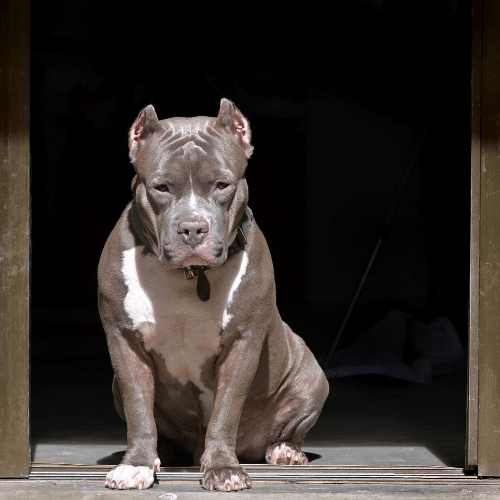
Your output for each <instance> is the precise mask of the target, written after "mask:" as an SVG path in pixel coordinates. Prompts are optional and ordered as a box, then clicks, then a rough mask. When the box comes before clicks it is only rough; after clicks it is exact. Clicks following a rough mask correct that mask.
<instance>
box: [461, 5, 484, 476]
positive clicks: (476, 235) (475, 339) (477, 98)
mask: <svg viewBox="0 0 500 500" xmlns="http://www.w3.org/2000/svg"><path fill="white" fill-rule="evenodd" d="M481 30H482V0H474V1H473V22H472V64H471V70H472V89H471V216H470V279H469V300H470V308H469V366H468V390H467V393H468V401H467V451H466V457H465V465H466V468H467V469H468V470H472V471H474V470H476V468H477V430H478V389H479V386H478V376H479V371H478V369H479V365H478V351H479V255H480V253H479V239H480V234H481V38H482V31H481Z"/></svg>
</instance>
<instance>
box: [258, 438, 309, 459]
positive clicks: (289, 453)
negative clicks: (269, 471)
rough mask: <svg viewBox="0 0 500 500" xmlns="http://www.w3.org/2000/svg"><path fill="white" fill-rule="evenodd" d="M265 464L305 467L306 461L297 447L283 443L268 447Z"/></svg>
mask: <svg viewBox="0 0 500 500" xmlns="http://www.w3.org/2000/svg"><path fill="white" fill-rule="evenodd" d="M266 462H267V463H268V464H272V465H307V462H308V460H307V457H306V456H305V455H304V453H303V452H302V451H300V448H299V447H298V446H297V445H295V444H293V443H287V442H285V441H284V442H281V443H274V444H273V445H272V446H269V448H268V449H267V450H266Z"/></svg>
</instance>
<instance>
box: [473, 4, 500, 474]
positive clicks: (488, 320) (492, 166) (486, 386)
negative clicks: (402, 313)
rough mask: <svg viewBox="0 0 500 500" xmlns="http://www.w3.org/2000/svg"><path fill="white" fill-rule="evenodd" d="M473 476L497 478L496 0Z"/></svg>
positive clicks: (485, 92)
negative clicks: (476, 446) (476, 425)
mask: <svg viewBox="0 0 500 500" xmlns="http://www.w3.org/2000/svg"><path fill="white" fill-rule="evenodd" d="M482 8H483V13H482V41H481V121H480V125H481V143H480V157H481V164H480V168H481V196H480V204H481V205H480V217H481V219H480V238H479V253H480V257H479V346H478V348H479V350H478V364H479V393H478V434H477V438H478V474H479V475H480V476H500V452H499V450H500V59H499V54H500V30H499V29H498V26H500V0H483V6H482Z"/></svg>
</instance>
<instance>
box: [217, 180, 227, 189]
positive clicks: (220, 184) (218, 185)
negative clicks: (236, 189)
mask: <svg viewBox="0 0 500 500" xmlns="http://www.w3.org/2000/svg"><path fill="white" fill-rule="evenodd" d="M228 186H229V184H227V183H226V182H218V183H217V189H221V190H222V189H226V188H227V187H228Z"/></svg>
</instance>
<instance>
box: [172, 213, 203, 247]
mask: <svg viewBox="0 0 500 500" xmlns="http://www.w3.org/2000/svg"><path fill="white" fill-rule="evenodd" d="M177 232H178V233H179V234H182V239H183V240H184V242H185V243H187V244H188V245H191V246H193V247H194V246H196V245H198V244H199V243H201V242H202V240H203V238H204V237H205V234H207V233H208V222H207V221H206V220H205V219H203V218H201V217H200V218H197V219H196V220H187V221H183V222H181V223H180V224H179V228H178V229H177Z"/></svg>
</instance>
